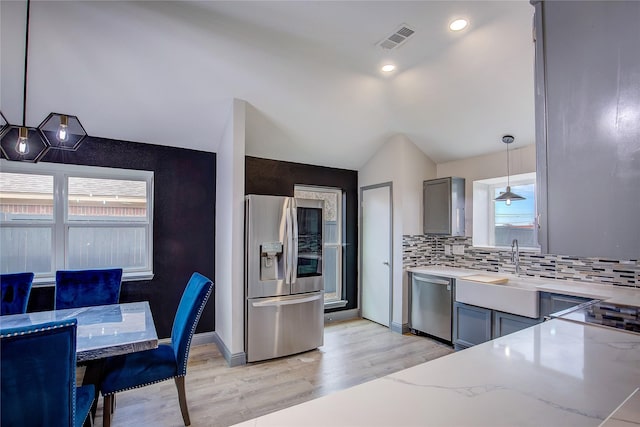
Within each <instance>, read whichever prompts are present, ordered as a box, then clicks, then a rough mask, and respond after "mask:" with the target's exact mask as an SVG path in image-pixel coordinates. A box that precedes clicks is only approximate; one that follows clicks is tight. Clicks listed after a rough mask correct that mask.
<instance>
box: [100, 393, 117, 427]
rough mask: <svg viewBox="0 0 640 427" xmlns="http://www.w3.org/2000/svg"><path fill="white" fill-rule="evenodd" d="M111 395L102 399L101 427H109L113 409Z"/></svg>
mask: <svg viewBox="0 0 640 427" xmlns="http://www.w3.org/2000/svg"><path fill="white" fill-rule="evenodd" d="M113 396H114V395H113V394H108V395H106V396H105V397H104V400H103V404H104V405H103V408H102V427H111V412H112V408H113V400H112V399H113Z"/></svg>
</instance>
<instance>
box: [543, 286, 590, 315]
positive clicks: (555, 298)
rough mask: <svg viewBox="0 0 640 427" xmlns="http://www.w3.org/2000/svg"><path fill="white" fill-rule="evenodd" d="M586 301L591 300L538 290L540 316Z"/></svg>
mask: <svg viewBox="0 0 640 427" xmlns="http://www.w3.org/2000/svg"><path fill="white" fill-rule="evenodd" d="M587 301H591V298H584V297H576V296H573V295H562V294H552V293H550V292H540V317H544V316H548V315H550V314H552V313H557V312H559V311H562V310H566V309H568V308H571V307H575V306H576V305H578V304H582V303H583V302H587Z"/></svg>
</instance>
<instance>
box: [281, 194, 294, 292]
mask: <svg viewBox="0 0 640 427" xmlns="http://www.w3.org/2000/svg"><path fill="white" fill-rule="evenodd" d="M283 215H284V219H285V233H284V234H285V236H284V242H285V245H286V249H285V258H284V259H285V270H284V271H285V273H284V274H285V277H284V282H285V283H286V284H288V285H289V284H291V283H292V282H291V270H292V264H293V263H292V262H291V253H292V245H291V243H292V242H291V229H292V226H291V199H289V198H288V199H286V200H285V201H284V208H283Z"/></svg>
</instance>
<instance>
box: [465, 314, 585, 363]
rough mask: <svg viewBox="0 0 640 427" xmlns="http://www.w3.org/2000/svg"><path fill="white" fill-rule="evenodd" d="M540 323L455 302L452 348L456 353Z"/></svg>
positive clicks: (537, 320)
mask: <svg viewBox="0 0 640 427" xmlns="http://www.w3.org/2000/svg"><path fill="white" fill-rule="evenodd" d="M574 305H575V304H574ZM541 321H542V319H541V318H538V319H532V318H529V317H524V316H518V315H517V314H511V313H504V312H502V311H497V310H491V309H490V308H484V307H477V306H475V305H470V304H464V303H461V302H455V303H454V304H453V347H454V348H455V349H456V351H457V350H463V349H465V348H468V347H472V346H474V345H477V344H482V343H483V342H486V341H489V340H492V339H494V338H498V337H503V336H505V335H509V334H511V333H513V332H517V331H520V330H522V329H525V328H528V327H529V326H533V325H535V324H538V323H540V322H541Z"/></svg>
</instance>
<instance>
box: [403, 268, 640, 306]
mask: <svg viewBox="0 0 640 427" xmlns="http://www.w3.org/2000/svg"><path fill="white" fill-rule="evenodd" d="M407 271H409V272H412V273H421V274H431V275H439V276H445V277H452V278H456V279H459V278H463V277H464V276H470V275H473V274H482V275H486V276H496V277H498V276H499V277H507V278H509V283H510V285H509V286H511V284H513V285H514V286H523V287H528V288H530V287H535V288H536V289H537V290H538V291H542V292H553V293H559V294H565V295H575V296H581V297H587V298H594V299H601V300H606V301H609V302H612V303H616V304H625V305H633V306H640V289H637V288H627V287H624V286H615V285H603V284H599V283H588V282H578V281H573V280H557V279H543V278H537V277H528V276H522V275H521V276H516V275H513V274H509V273H494V272H489V271H482V270H470V269H465V268H456V267H444V266H437V265H436V266H428V267H411V268H408V269H407Z"/></svg>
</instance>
